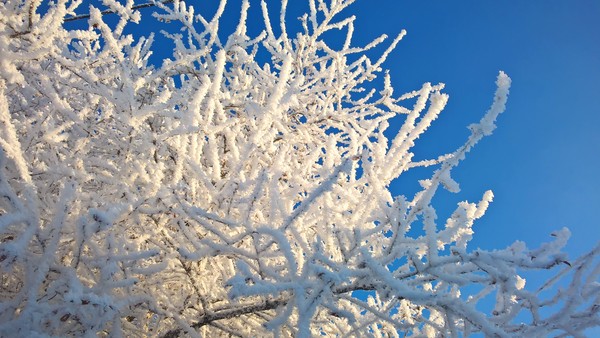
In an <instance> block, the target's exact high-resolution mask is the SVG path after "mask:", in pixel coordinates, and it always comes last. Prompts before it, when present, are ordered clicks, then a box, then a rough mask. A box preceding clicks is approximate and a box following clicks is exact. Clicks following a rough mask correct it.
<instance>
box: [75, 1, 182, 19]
mask: <svg viewBox="0 0 600 338" xmlns="http://www.w3.org/2000/svg"><path fill="white" fill-rule="evenodd" d="M159 2H160V3H161V4H163V5H166V4H170V3H172V2H173V0H163V1H159ZM154 6H156V2H154V1H153V2H147V3H144V4H139V5H135V6H132V7H131V9H140V8H148V7H154ZM115 13H116V12H115V11H114V10H112V9H107V10H104V11H102V12H100V14H102V15H107V14H115ZM89 17H90V14H89V13H88V14H81V15H76V16H71V17H68V18H65V20H64V22H70V21H75V20H81V19H88V18H89Z"/></svg>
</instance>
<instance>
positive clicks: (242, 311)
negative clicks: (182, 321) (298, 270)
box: [162, 298, 289, 338]
mask: <svg viewBox="0 0 600 338" xmlns="http://www.w3.org/2000/svg"><path fill="white" fill-rule="evenodd" d="M288 301H289V299H287V298H279V299H273V300H266V301H264V302H261V303H259V304H251V305H243V306H240V307H235V308H231V309H223V310H221V311H217V312H214V313H207V314H205V315H203V316H202V317H200V320H199V321H197V322H196V323H194V324H192V327H193V328H194V329H198V328H201V327H202V326H204V325H206V324H210V323H211V322H214V321H216V320H221V319H228V318H234V317H239V316H242V315H246V314H249V313H256V312H261V311H267V310H273V309H276V308H278V307H279V306H281V305H283V304H285V303H287V302H288ZM181 331H182V330H181V329H173V330H170V331H168V332H167V333H165V334H164V335H162V338H175V337H179V335H180V334H181V333H182V332H181Z"/></svg>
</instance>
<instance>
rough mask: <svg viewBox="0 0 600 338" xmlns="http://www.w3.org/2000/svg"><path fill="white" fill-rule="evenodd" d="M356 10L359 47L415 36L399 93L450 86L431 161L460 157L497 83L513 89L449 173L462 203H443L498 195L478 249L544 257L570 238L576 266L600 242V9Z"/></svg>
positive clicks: (371, 6)
mask: <svg viewBox="0 0 600 338" xmlns="http://www.w3.org/2000/svg"><path fill="white" fill-rule="evenodd" d="M375 3H377V5H375ZM353 10H354V11H356V12H357V13H358V19H357V20H358V22H357V24H356V31H361V32H362V33H363V34H362V35H364V36H368V35H371V36H374V35H376V34H378V33H381V32H383V33H388V34H391V33H394V32H396V31H398V30H399V29H400V28H404V29H406V30H407V31H408V35H407V37H406V38H405V39H404V40H403V41H402V42H401V44H400V45H399V46H398V48H397V50H396V51H395V53H394V54H392V56H391V59H390V60H389V61H388V63H387V64H386V65H387V67H388V68H389V69H390V73H391V75H392V78H393V84H394V85H395V86H396V87H397V88H398V89H400V88H402V89H406V90H409V89H413V88H416V87H417V86H418V85H419V84H420V83H421V82H424V81H432V82H444V83H446V91H447V93H449V94H450V102H449V104H448V106H447V108H446V110H445V112H444V113H442V116H441V117H440V119H439V120H438V121H436V123H435V124H434V126H433V127H432V129H431V131H430V132H429V133H428V135H427V136H425V137H424V138H423V139H422V140H421V141H422V142H421V144H420V145H421V146H422V149H424V150H423V151H424V153H431V154H435V153H437V152H440V150H441V151H442V152H443V151H449V150H451V149H453V148H455V147H456V146H457V145H459V144H460V143H461V141H462V140H463V139H465V138H466V136H467V135H468V130H467V129H465V128H464V126H466V125H468V124H469V123H471V122H475V121H477V120H478V119H479V118H480V116H481V115H482V114H483V113H484V112H485V111H486V109H487V107H489V104H490V103H491V100H492V95H493V90H494V84H493V82H494V79H495V76H496V73H497V71H498V70H504V71H506V72H507V73H508V75H509V76H510V77H511V78H512V80H513V85H512V88H511V95H510V97H509V102H508V106H507V110H506V112H505V113H504V114H503V115H501V116H500V118H499V121H498V123H497V125H498V129H497V130H496V131H495V133H494V135H492V136H491V137H489V138H487V139H484V140H483V141H482V142H481V143H479V144H478V145H477V147H476V149H475V150H474V151H473V152H472V153H470V155H469V156H468V158H467V160H466V161H464V162H463V163H462V165H461V166H460V167H458V168H457V169H456V170H455V172H454V176H455V179H456V180H457V181H459V183H461V187H462V190H463V191H462V192H461V193H460V194H458V195H454V196H452V195H451V194H443V195H441V196H438V197H439V198H438V200H440V203H445V201H441V199H443V200H446V199H451V200H462V199H465V198H468V199H469V200H476V199H477V198H479V196H480V195H481V194H482V193H483V191H485V190H486V189H492V190H493V191H494V193H495V200H494V203H493V204H492V205H491V207H490V209H488V213H487V214H486V216H485V217H484V218H483V219H481V220H480V221H479V222H477V223H476V227H475V234H476V235H475V237H474V240H473V242H472V244H474V246H481V247H482V248H497V247H502V246H506V245H508V244H510V243H511V242H512V241H514V240H515V239H519V240H524V241H526V242H527V243H530V244H532V245H537V244H539V243H540V242H542V241H545V240H546V239H549V237H548V234H549V233H550V232H551V231H552V230H553V229H559V228H561V227H564V226H567V227H569V228H570V229H571V230H572V232H573V237H572V240H571V243H570V244H569V246H568V251H569V252H571V253H573V255H575V254H579V253H582V252H583V251H584V250H586V249H590V248H591V247H592V246H593V245H594V244H595V243H596V242H598V240H600V222H599V221H598V217H597V215H598V212H599V211H600V176H599V175H598V172H599V169H600V130H599V127H600V105H599V104H598V100H600V82H599V81H600V2H598V1H595V0H589V1H559V0H528V1H516V0H515V1H492V0H478V1H475V0H472V1H442V0H433V1H397V0H385V1H360V0H359V1H358V2H357V3H356V4H355V6H354V9H353ZM417 154H418V153H417ZM394 188H395V189H400V190H401V185H400V184H399V185H397V186H394ZM438 216H439V217H440V218H445V217H446V216H448V215H443V214H442V213H441V212H440V213H439V214H438Z"/></svg>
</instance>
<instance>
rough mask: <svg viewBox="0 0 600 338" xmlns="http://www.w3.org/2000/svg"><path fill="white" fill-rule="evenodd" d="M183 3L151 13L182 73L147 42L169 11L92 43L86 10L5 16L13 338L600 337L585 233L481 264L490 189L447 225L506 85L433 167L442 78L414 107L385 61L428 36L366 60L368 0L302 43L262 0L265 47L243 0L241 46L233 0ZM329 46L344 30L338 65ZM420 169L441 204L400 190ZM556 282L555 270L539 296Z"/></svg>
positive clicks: (425, 190)
mask: <svg viewBox="0 0 600 338" xmlns="http://www.w3.org/2000/svg"><path fill="white" fill-rule="evenodd" d="M170 2H171V1H163V2H153V3H151V4H152V6H151V7H153V8H154V10H155V11H156V12H155V13H154V14H153V15H154V17H155V18H156V19H158V20H159V21H160V22H162V24H164V25H165V27H167V28H169V29H165V31H169V32H175V31H177V32H178V33H166V32H163V34H164V37H163V40H167V42H168V41H170V42H172V54H171V56H170V57H169V58H166V59H165V60H162V63H161V64H160V65H159V64H156V63H153V62H150V55H151V54H152V51H153V49H155V48H161V49H165V48H167V47H165V46H167V45H168V43H167V42H165V41H162V40H161V41H160V44H161V46H160V47H155V46H153V43H155V41H156V40H159V39H161V38H158V37H155V36H154V34H153V32H148V35H147V36H144V37H141V36H132V35H128V34H126V32H127V30H126V27H127V25H129V24H130V23H131V22H138V21H140V20H142V21H143V20H145V18H142V16H141V14H140V12H139V11H137V9H139V8H142V7H146V5H147V4H146V5H144V4H142V5H134V3H133V1H124V2H119V1H114V0H105V1H103V5H104V6H106V7H105V8H108V9H102V10H100V9H97V8H94V7H91V8H90V10H89V13H90V14H89V20H88V26H87V27H86V28H82V29H77V30H69V29H66V28H65V27H64V26H63V24H64V22H65V21H68V20H75V19H76V18H77V17H74V16H73V15H74V13H75V11H76V10H77V9H78V8H79V6H80V5H81V2H80V1H67V0H59V1H57V2H56V3H51V4H50V5H49V7H48V8H47V9H44V10H42V9H40V4H39V2H38V1H31V0H19V1H11V2H8V3H3V4H0V281H1V282H0V299H1V300H2V301H1V302H0V332H2V333H6V334H7V335H10V336H37V335H52V336H86V335H98V334H99V335H110V336H140V337H145V336H163V337H174V336H178V335H183V334H188V335H190V336H206V337H213V336H231V335H235V336H270V335H278V336H294V337H309V336H316V335H332V336H352V335H355V336H394V337H399V336H410V335H413V336H428V337H436V336H450V337H458V336H468V335H470V334H472V333H483V334H485V335H488V336H499V337H509V336H517V337H522V336H547V335H558V336H560V335H573V336H577V335H581V334H583V332H585V330H586V329H587V328H589V327H594V326H598V325H599V323H600V317H599V310H600V309H599V306H598V304H599V303H600V287H598V285H599V284H598V274H599V273H600V265H599V262H598V256H599V254H600V251H599V250H600V249H598V247H596V248H594V249H593V250H592V251H590V252H589V253H588V254H586V255H584V256H582V257H580V258H576V259H571V258H569V257H568V256H567V255H566V254H565V253H564V252H562V251H561V250H562V248H563V247H564V245H565V244H566V241H567V239H568V237H569V232H568V230H566V229H563V230H560V231H557V232H555V233H553V234H552V236H553V241H551V242H549V243H545V244H543V245H542V246H540V247H539V248H536V249H529V248H527V246H526V245H525V244H523V243H521V242H515V244H513V245H511V246H510V247H508V248H506V249H503V250H495V251H484V250H471V249H470V248H469V247H468V242H469V241H470V239H471V237H472V236H473V229H472V228H473V225H474V223H475V222H476V221H477V220H478V219H480V218H481V217H483V216H484V214H485V211H486V210H487V208H488V207H489V205H490V203H491V202H492V199H493V193H492V192H491V191H487V192H485V193H483V195H482V198H481V200H480V201H479V202H477V203H470V202H466V201H465V202H460V203H458V205H457V208H456V210H455V211H454V212H453V213H452V214H451V215H449V216H448V217H447V218H446V219H445V220H444V221H443V222H441V223H440V222H439V219H440V218H441V217H442V215H438V213H437V212H436V210H435V208H434V207H435V206H434V205H433V203H432V201H433V196H434V194H435V193H436V191H437V189H438V188H439V187H440V186H441V187H442V188H445V189H447V190H449V191H452V192H458V191H459V185H458V183H457V182H455V181H454V180H453V179H452V176H451V172H452V169H453V168H455V167H456V166H457V165H458V164H459V162H460V161H462V160H463V159H464V157H465V155H466V154H467V153H468V152H469V150H470V149H471V148H472V147H473V146H474V145H475V144H476V143H477V142H478V141H479V140H480V139H481V138H483V137H484V136H488V135H490V134H491V133H492V131H493V130H494V128H495V121H496V119H497V117H498V115H499V114H500V113H502V112H503V111H504V109H505V105H506V102H507V98H508V94H509V87H510V78H509V77H508V76H507V75H506V74H504V73H503V72H500V74H499V76H498V78H497V82H496V83H497V86H498V88H497V90H496V93H495V96H494V100H493V104H492V106H491V108H490V109H489V111H488V112H487V113H486V114H485V115H484V117H483V118H482V119H481V121H480V122H479V123H476V124H473V125H471V126H470V130H471V135H470V136H469V137H468V138H467V140H466V141H465V143H464V144H463V145H462V146H460V147H459V148H458V149H457V150H456V151H454V152H452V153H450V154H444V155H440V156H438V157H437V158H435V157H434V158H433V159H431V160H424V161H420V160H417V159H416V158H417V156H416V155H415V154H414V153H413V151H414V146H415V144H416V143H417V140H418V139H419V137H420V136H421V135H422V134H423V133H425V132H426V131H427V130H428V128H429V126H430V125H431V124H432V123H435V120H436V119H437V117H438V116H439V114H440V113H441V112H442V111H443V109H444V107H445V105H446V103H447V102H448V100H449V96H448V95H447V94H445V93H444V92H443V90H444V85H443V84H431V83H425V84H424V85H423V86H421V88H417V89H415V90H414V91H411V92H409V93H404V94H397V93H394V88H393V86H392V79H391V78H390V76H389V74H387V73H386V72H385V71H384V70H383V69H382V66H383V65H384V62H385V59H386V58H387V57H388V56H389V55H390V52H391V51H392V49H393V48H394V47H395V46H396V44H397V43H399V42H400V40H401V39H402V37H403V36H404V35H405V34H406V32H404V31H401V32H400V34H398V36H397V37H396V38H395V39H394V40H393V41H391V42H386V41H387V37H386V36H381V37H379V38H377V39H375V40H374V41H373V42H372V43H369V44H367V45H365V46H354V45H353V43H352V38H353V34H354V30H355V27H354V20H355V19H354V17H352V16H351V17H348V18H345V17H340V13H342V11H343V10H345V9H346V8H347V7H348V6H349V5H350V4H351V3H352V2H353V1H350V0H334V1H324V0H309V1H308V13H307V14H305V15H303V16H301V17H300V18H299V19H300V24H301V27H302V28H301V30H300V31H298V32H296V31H292V30H291V29H290V28H289V27H290V26H289V25H288V24H287V23H286V22H285V20H286V18H288V17H290V15H288V13H286V11H287V1H282V3H281V6H280V7H278V8H276V9H275V8H274V7H273V6H272V4H271V3H267V2H262V3H261V4H260V8H259V10H260V12H262V16H263V21H264V31H263V32H262V33H259V34H258V35H257V36H252V37H251V36H248V29H247V21H248V19H249V15H250V14H249V13H250V12H249V9H250V6H254V5H255V4H254V2H251V1H242V6H241V11H240V15H239V22H238V24H237V26H236V28H235V31H234V32H233V33H232V35H231V36H228V37H225V36H223V35H222V34H220V33H219V22H220V21H221V20H224V18H223V15H224V13H225V6H226V1H221V2H219V6H218V8H217V10H216V12H215V13H214V15H213V16H212V17H205V16H204V15H202V14H200V13H199V12H198V11H197V10H196V9H195V8H194V7H193V6H190V5H189V4H186V3H184V2H183V1H178V0H175V1H172V5H171V4H169V6H167V5H166V4H167V3H170ZM274 10H278V14H279V15H278V16H276V19H274V17H273V16H272V15H271V14H269V13H273V11H274ZM108 13H114V14H115V15H114V16H113V18H114V17H115V16H116V17H117V18H118V20H116V21H114V22H113V20H105V19H107V18H106V17H105V16H104V14H108ZM272 20H278V21H279V22H271V21H272ZM169 25H171V26H169ZM173 28H176V29H173ZM331 30H342V31H343V32H344V33H345V34H343V35H344V41H343V42H344V43H343V46H342V47H341V48H340V49H337V50H336V49H335V48H333V47H331V45H329V44H328V43H327V41H326V39H325V38H324V36H327V33H328V32H329V31H331ZM385 43H387V44H388V45H387V46H385V48H384V51H383V52H382V54H381V55H379V56H376V58H375V59H373V60H372V59H371V58H370V57H369V56H368V55H367V53H366V52H367V51H372V49H373V48H375V47H376V46H377V45H380V44H385ZM369 53H370V52H369ZM264 55H267V57H266V58H265V56H264ZM369 55H370V54H369ZM259 60H260V61H259ZM377 77H383V88H381V89H380V90H378V89H376V88H375V87H376V85H375V84H374V82H373V80H374V79H376V78H377ZM391 124H398V125H400V128H399V131H398V133H396V134H395V135H393V136H392V137H391V139H388V136H387V133H386V130H387V129H388V127H389V126H390V125H391ZM415 167H430V168H432V171H431V176H430V177H429V178H428V179H424V180H422V181H421V186H422V189H421V190H420V191H419V192H417V193H416V194H415V195H414V196H413V197H406V196H404V195H402V194H401V192H400V193H397V192H392V191H390V189H389V186H390V183H391V182H392V181H393V180H395V179H397V178H398V177H399V176H401V175H403V174H404V173H406V172H407V171H409V170H411V169H412V168H415ZM411 229H412V231H411ZM539 270H550V271H551V272H554V277H551V278H550V279H548V280H547V281H546V282H545V283H544V284H543V285H541V286H536V285H526V281H525V278H526V277H528V276H529V274H530V273H533V272H535V271H539ZM486 306H487V307H493V309H492V310H490V311H487V312H485V311H482V308H485V307H486ZM523 318H526V319H523Z"/></svg>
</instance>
